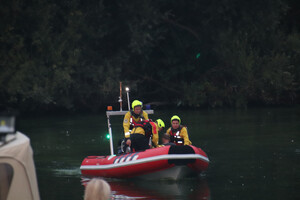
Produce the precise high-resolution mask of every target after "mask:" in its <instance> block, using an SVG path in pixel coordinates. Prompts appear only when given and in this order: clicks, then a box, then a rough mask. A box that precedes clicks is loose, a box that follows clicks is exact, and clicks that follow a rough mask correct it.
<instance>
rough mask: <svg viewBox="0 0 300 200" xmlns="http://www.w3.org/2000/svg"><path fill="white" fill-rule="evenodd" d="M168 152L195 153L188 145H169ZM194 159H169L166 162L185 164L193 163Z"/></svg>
mask: <svg viewBox="0 0 300 200" xmlns="http://www.w3.org/2000/svg"><path fill="white" fill-rule="evenodd" d="M169 154H195V151H194V149H193V148H192V147H190V146H188V145H183V146H170V149H169ZM195 161H196V159H177V160H176V159H169V160H168V163H169V164H175V165H186V164H189V163H194V162H195Z"/></svg>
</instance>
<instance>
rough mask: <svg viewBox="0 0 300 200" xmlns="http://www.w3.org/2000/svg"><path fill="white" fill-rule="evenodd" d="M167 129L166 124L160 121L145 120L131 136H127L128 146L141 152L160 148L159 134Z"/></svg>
mask: <svg viewBox="0 0 300 200" xmlns="http://www.w3.org/2000/svg"><path fill="white" fill-rule="evenodd" d="M164 127H165V123H164V122H163V121H162V120H161V119H158V120H156V121H155V122H153V121H152V120H145V121H142V122H140V123H138V124H136V125H135V126H134V127H133V129H132V131H131V133H130V136H127V137H126V135H125V137H126V138H127V140H126V144H127V145H128V146H130V148H131V150H132V151H133V150H134V151H141V150H145V149H149V148H151V147H152V144H153V145H154V147H157V146H158V140H159V136H158V133H159V131H161V130H162V129H163V128H164Z"/></svg>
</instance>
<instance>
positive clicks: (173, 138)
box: [170, 125, 186, 146]
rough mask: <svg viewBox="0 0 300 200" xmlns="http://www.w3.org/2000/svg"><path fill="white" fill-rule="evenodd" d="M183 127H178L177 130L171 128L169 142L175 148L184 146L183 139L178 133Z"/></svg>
mask: <svg viewBox="0 0 300 200" xmlns="http://www.w3.org/2000/svg"><path fill="white" fill-rule="evenodd" d="M183 127H186V126H182V125H180V126H179V127H178V128H177V129H173V128H172V127H171V130H170V142H174V143H175V144H176V145H177V146H181V145H184V139H183V138H182V137H180V131H181V129H182V128H183Z"/></svg>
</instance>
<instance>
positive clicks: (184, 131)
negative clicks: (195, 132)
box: [167, 126, 192, 145]
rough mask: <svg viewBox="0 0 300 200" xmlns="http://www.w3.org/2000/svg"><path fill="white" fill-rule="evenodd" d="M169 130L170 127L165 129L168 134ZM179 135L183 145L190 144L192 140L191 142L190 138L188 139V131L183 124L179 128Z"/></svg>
mask: <svg viewBox="0 0 300 200" xmlns="http://www.w3.org/2000/svg"><path fill="white" fill-rule="evenodd" d="M170 131H171V127H170V128H169V129H168V130H167V134H169V135H170V136H171V134H170ZM179 136H180V137H181V138H183V140H184V145H191V144H192V142H191V141H190V139H189V134H188V132H187V129H186V127H184V126H183V127H182V128H181V130H180V132H179Z"/></svg>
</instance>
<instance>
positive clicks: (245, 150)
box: [19, 107, 300, 200]
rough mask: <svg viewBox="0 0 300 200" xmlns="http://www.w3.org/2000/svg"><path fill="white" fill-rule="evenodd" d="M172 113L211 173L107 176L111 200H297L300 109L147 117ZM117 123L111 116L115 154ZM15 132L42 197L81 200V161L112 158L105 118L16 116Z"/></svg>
mask: <svg viewBox="0 0 300 200" xmlns="http://www.w3.org/2000/svg"><path fill="white" fill-rule="evenodd" d="M174 114H178V115H179V116H180V117H181V119H182V122H183V124H186V125H187V126H188V131H189V134H190V139H191V141H192V142H193V145H195V146H198V147H201V148H202V149H203V150H204V151H205V152H206V153H207V154H208V157H209V158H210V160H211V163H210V166H209V168H208V170H207V171H206V172H204V173H202V174H201V175H199V177H194V178H187V179H183V180H180V181H177V182H173V181H134V180H118V179H113V180H110V179H108V180H107V181H108V182H109V184H110V185H111V187H112V190H113V197H112V198H113V199H125V198H127V199H128V197H144V199H145V198H147V199H249V200H250V199H270V200H271V199H272V200H274V199H300V141H299V140H300V108H299V107H296V108H295V107H294V108H259V109H258V108H256V109H248V110H243V111H236V110H235V111H233V110H209V111H208V110H200V111H182V110H179V111H176V110H171V111H166V110H164V111H158V110H156V111H155V114H154V115H150V117H151V118H152V119H156V118H162V119H163V120H164V121H165V123H166V124H168V125H169V123H170V121H169V119H170V117H171V116H172V115H174ZM121 124H122V117H113V120H112V125H113V135H114V144H115V151H116V144H117V141H118V139H119V138H121V137H122V125H121ZM19 130H20V131H21V132H23V133H25V134H26V135H28V136H29V137H30V139H31V145H32V147H33V150H34V159H35V164H36V170H37V176H38V184H39V190H40V196H41V199H43V200H45V199H46V200H47V199H49V200H52V199H55V200H60V199H64V200H66V199H72V200H76V199H83V192H84V187H83V186H82V177H81V175H80V170H79V167H80V164H81V162H82V160H83V158H84V157H86V156H88V155H106V154H110V151H109V141H108V140H107V139H106V137H105V135H106V134H107V132H108V131H107V121H106V116H105V113H103V114H102V115H73V116H48V117H31V118H26V119H20V124H19ZM131 199H134V198H131Z"/></svg>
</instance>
